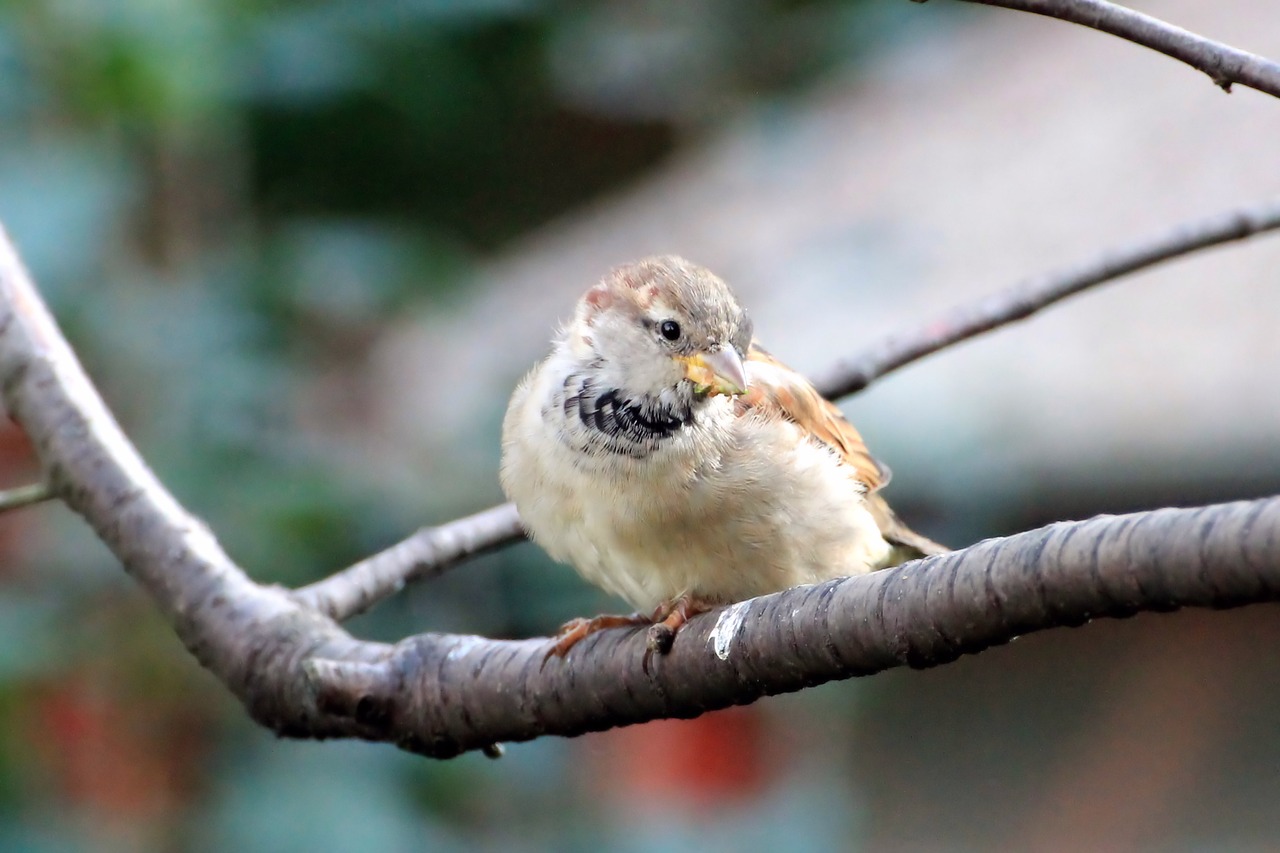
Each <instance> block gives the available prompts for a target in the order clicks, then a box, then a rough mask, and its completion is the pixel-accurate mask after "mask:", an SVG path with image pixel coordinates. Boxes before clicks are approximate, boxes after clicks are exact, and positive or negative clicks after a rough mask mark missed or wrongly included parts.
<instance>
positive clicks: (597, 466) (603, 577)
mask: <svg viewBox="0 0 1280 853" xmlns="http://www.w3.org/2000/svg"><path fill="white" fill-rule="evenodd" d="M889 477H890V474H889V469H888V468H886V467H885V466H884V465H882V464H881V463H880V462H878V461H877V460H876V459H875V458H874V457H873V456H872V455H871V454H870V452H869V451H868V450H867V446H866V444H865V443H864V442H863V440H862V437H861V436H860V435H859V434H858V431H857V430H856V429H854V427H853V425H852V424H850V423H849V422H848V421H847V420H845V417H844V415H843V414H841V412H840V410H839V409H837V408H836V407H835V406H834V405H832V404H831V403H830V402H828V401H827V400H826V399H825V398H823V397H822V395H821V394H819V393H818V391H817V390H816V389H815V388H814V387H813V385H811V384H810V383H809V381H808V380H806V379H805V378H804V377H803V376H801V375H800V374H799V373H797V372H795V371H794V370H792V369H790V368H788V367H787V366H786V365H784V364H783V363H782V362H780V361H778V360H777V359H775V358H774V357H773V356H771V355H770V354H769V353H768V352H766V351H765V350H764V349H763V348H762V347H761V346H760V345H759V344H757V343H756V342H755V340H754V339H753V336H752V323H751V319H750V317H748V315H747V312H746V311H745V310H743V308H742V307H741V306H740V305H739V304H738V300H737V298H736V297H735V296H734V293H733V291H732V290H730V288H729V286H728V285H727V284H726V283H725V282H724V281H723V280H721V279H720V278H719V277H717V276H716V275H714V274H713V273H712V272H710V271H709V270H707V269H706V268H704V267H701V266H698V265H697V264H694V263H691V262H690V261H687V260H685V259H684V258H680V257H676V256H665V257H654V258H648V259H645V260H641V261H638V262H635V263H631V264H626V265H624V266H620V267H617V268H615V269H614V270H612V271H611V272H610V273H609V274H607V275H606V276H605V277H604V278H603V279H602V280H601V281H600V282H599V283H598V284H596V285H594V286H593V287H591V288H590V289H589V290H587V292H586V293H585V294H584V295H583V296H582V298H581V299H580V300H579V301H578V304H577V307H576V309H575V311H574V314H573V318H572V320H570V321H569V323H568V324H567V325H566V326H564V327H563V328H562V329H561V331H560V332H559V334H557V335H556V337H555V338H554V340H553V342H552V345H551V352H550V354H549V355H548V356H547V357H546V358H545V359H544V360H543V361H542V362H541V363H539V364H538V365H537V366H536V367H535V368H534V369H533V370H532V371H531V372H530V373H529V374H528V375H527V376H525V377H524V379H523V380H522V381H521V382H520V383H519V385H518V386H517V387H516V389H515V392H514V393H513V394H512V396H511V402H510V405H509V406H508V408H507V413H506V417H505V419H504V421H503V430H502V467H501V480H502V487H503V490H504V491H505V492H506V494H507V496H508V497H509V498H510V499H511V500H512V501H514V502H515V505H516V508H517V509H518V511H519V513H520V518H521V520H522V521H523V523H524V527H525V529H526V531H527V532H528V533H529V535H530V536H531V538H532V539H533V540H534V541H535V542H537V543H538V544H539V545H540V546H542V548H544V549H545V550H546V551H547V553H549V554H550V555H551V556H552V557H553V558H555V559H557V560H560V561H562V562H566V563H568V564H570V565H571V566H573V567H574V568H575V569H576V570H577V571H578V573H579V574H580V575H581V576H582V577H583V578H584V579H586V580H587V581H589V582H591V583H593V584H596V585H597V586H599V587H601V588H603V589H604V590H606V591H607V592H609V593H612V594H613V595H616V596H618V597H620V598H622V599H624V600H625V601H626V602H628V603H629V604H630V605H631V606H632V607H634V608H635V609H636V611H637V612H636V613H634V614H632V615H629V616H614V615H605V616H597V617H595V618H592V619H575V620H573V621H571V622H569V623H567V624H566V625H565V626H563V627H562V628H561V630H560V633H559V635H558V639H557V643H556V644H555V646H553V647H552V649H551V651H550V652H549V653H548V657H550V656H552V655H558V656H563V655H565V654H566V653H567V652H568V651H569V649H570V648H572V647H573V645H574V644H576V643H577V642H578V641H579V640H581V639H582V638H583V637H585V636H587V635H588V634H590V633H593V632H595V631H598V630H601V629H605V628H611V627H617V626H623V625H638V624H648V625H650V626H651V627H650V628H649V636H648V651H647V652H646V656H645V662H646V667H647V665H648V659H649V655H650V653H652V652H658V653H663V652H666V651H668V650H669V649H670V647H671V643H672V642H673V640H674V638H675V636H676V632H677V631H678V630H679V629H680V627H681V626H682V625H683V624H684V623H685V621H687V620H688V619H689V618H691V617H692V616H694V615H696V614H697V613H701V612H703V611H706V610H709V609H711V608H714V607H717V606H720V605H725V604H731V603H733V602H737V601H742V600H745V599H748V598H752V597H755V596H758V595H763V594H766V593H771V592H777V591H779V590H782V589H786V588H788V587H792V586H797V585H800V584H809V583H815V582H818V581H824V580H828V579H830V578H835V577H841V576H846V575H855V574H860V573H864V572H869V571H873V570H875V569H881V568H886V567H888V566H891V565H896V564H897V563H899V562H903V561H904V560H907V559H913V558H916V557H922V556H927V555H931V554H937V553H942V552H944V551H946V550H947V549H946V548H944V547H943V546H941V545H938V544H937V543H935V542H932V541H931V540H929V539H926V538H925V537H923V536H921V535H919V534H917V533H914V532H912V531H911V530H910V529H908V528H907V527H906V526H905V525H904V524H903V523H902V522H900V521H899V520H898V518H897V517H896V516H895V515H894V514H893V511H892V510H891V509H890V508H889V505H888V504H887V503H885V500H884V498H883V497H881V495H880V494H879V492H880V489H881V488H883V487H884V486H885V485H886V484H887V483H888V481H889Z"/></svg>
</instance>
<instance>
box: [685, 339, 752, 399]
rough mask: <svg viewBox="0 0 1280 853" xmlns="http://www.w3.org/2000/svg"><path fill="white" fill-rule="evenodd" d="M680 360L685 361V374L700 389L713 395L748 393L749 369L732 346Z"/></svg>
mask: <svg viewBox="0 0 1280 853" xmlns="http://www.w3.org/2000/svg"><path fill="white" fill-rule="evenodd" d="M680 360H681V361H683V362H684V375H685V376H686V377H687V378H689V379H690V380H692V381H693V384H694V385H695V386H696V387H697V389H698V390H699V391H708V392H710V393H711V394H712V396H714V395H716V394H728V395H730V396H736V395H738V394H745V393H747V371H746V368H745V367H744V366H743V364H742V357H741V356H739V355H738V351H737V350H736V349H734V348H733V347H732V346H729V345H725V346H723V347H720V348H718V349H713V350H710V351H709V352H700V353H698V354H697V355H692V356H684V357H681V358H680Z"/></svg>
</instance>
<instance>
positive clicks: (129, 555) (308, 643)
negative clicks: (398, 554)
mask: <svg viewBox="0 0 1280 853" xmlns="http://www.w3.org/2000/svg"><path fill="white" fill-rule="evenodd" d="M0 392H2V393H3V397H4V402H5V404H6V406H7V407H8V410H9V412H10V413H11V414H12V415H13V416H14V417H15V418H16V419H17V420H18V422H19V423H20V424H21V425H22V426H23V427H24V429H26V431H27V434H28V435H29V436H30V438H31V440H32V442H33V443H34V445H35V447H36V450H37V453H38V455H39V458H40V461H41V464H42V465H43V466H44V470H45V474H46V479H47V482H49V483H50V486H51V488H52V489H53V491H54V492H55V493H56V494H57V495H58V496H59V497H61V498H62V499H63V500H64V501H66V503H67V505H68V506H70V507H71V508H72V509H73V510H75V511H76V512H77V513H79V514H80V515H81V516H83V517H84V518H85V520H86V521H87V522H88V523H89V524H90V525H91V526H92V528H93V529H94V531H95V532H96V533H97V535H98V536H99V537H100V538H101V539H102V541H103V542H104V543H105V544H106V545H107V546H108V547H109V548H110V549H111V550H112V552H113V553H114V554H115V555H116V556H117V557H118V558H119V559H120V560H121V562H122V563H123V564H124V566H125V568H126V570H127V571H128V572H129V573H130V574H131V575H132V576H133V577H134V578H135V579H136V580H137V581H138V583H139V584H140V585H141V586H142V587H143V588H144V589H145V590H146V591H147V592H148V593H149V594H150V595H151V596H152V597H153V598H154V599H155V600H156V602H157V604H158V605H159V606H160V607H161V608H162V610H163V611H164V613H165V615H166V616H167V617H168V618H169V619H170V620H171V621H172V622H173V624H174V626H175V627H176V629H177V632H178V634H179V636H180V637H181V638H182V640H183V642H184V643H185V644H186V646H187V648H188V649H189V650H190V651H191V652H192V654H194V655H195V657H196V658H197V659H198V660H199V661H200V662H201V663H202V664H203V665H204V666H205V667H207V668H208V669H209V670H210V671H211V672H213V673H214V675H215V676H217V677H218V678H219V680H221V681H222V682H223V683H224V684H225V685H226V686H227V687H228V688H229V689H230V690H231V691H232V692H234V693H235V694H236V695H237V696H238V697H240V699H241V700H242V701H243V702H244V704H245V706H246V708H247V709H248V711H249V713H250V714H251V715H252V716H253V717H254V718H255V719H256V720H258V721H259V722H260V723H262V724H263V725H266V726H268V727H270V728H272V729H273V730H275V731H276V732H278V733H280V734H283V735H287V736H292V737H310V738H326V737H343V736H346V737H362V738H367V739H371V740H381V741H390V742H394V743H396V744H398V745H399V746H401V747H402V748H405V749H409V750H412V751H415V752H420V753H423V754H426V755H433V756H449V755H455V754H457V753H459V752H461V751H463V750H467V749H474V748H486V747H489V746H490V745H491V744H493V743H494V742H496V741H499V740H505V739H524V738H531V737H536V736H538V735H540V734H550V733H555V734H563V735H572V734H578V733H582V732H586V731H594V730H598V729H603V728H607V727H609V726H614V725H623V724H627V723H632V722H637V721H640V720H645V719H652V718H655V717H663V716H676V717H687V716H694V715H696V714H699V713H701V712H703V711H705V710H708V709H711V708H717V707H723V706H725V705H730V704H735V703H742V702H748V701H751V700H752V699H754V698H757V697H759V696H762V695H767V694H773V693H779V692H784V691H789V690H796V689H799V688H800V687H803V686H806V685H810V684H816V683H819V682H821V681H826V680H830V679H833V678H845V677H849V676H853V675H860V674H867V673H871V672H877V671H880V670H883V669H886V668H889V667H893V666H899V665H903V664H906V665H910V666H933V665H936V664H940V663H945V662H947V661H950V660H953V659H955V658H956V657H957V656H959V655H961V654H966V653H972V652H977V651H980V650H982V649H984V648H988V647H990V646H992V645H996V644H999V643H1003V642H1006V641H1008V640H1009V639H1010V638H1012V637H1014V636H1017V635H1020V634H1026V633H1030V632H1032V631H1036V630H1041V629H1044V628H1049V627H1054V626H1058V625H1076V624H1080V623H1082V622H1084V621H1087V620H1088V619H1090V618H1094V617H1099V616H1127V615H1130V614H1132V613H1135V612H1138V611H1141V610H1158V611H1162V610H1171V609H1174V608H1177V607H1182V606H1196V607H1231V606H1235V605H1240V604H1245V603H1249V602H1263V601H1275V600H1277V599H1278V598H1280V498H1272V499H1268V500H1262V501H1254V502H1246V503H1235V504H1225V505H1221V506H1215V507H1206V508H1202V509H1197V510H1159V511H1156V512H1148V513H1138V514H1135V515H1131V516H1124V517H1119V518H1107V517H1100V518H1095V519H1093V520H1091V521H1087V522H1081V523H1076V524H1056V525H1052V526H1050V527H1047V528H1044V529H1042V530H1038V531H1032V532H1030V533H1024V534H1020V535H1018V536H1014V537H1010V538H1009V539H1004V540H989V541H987V542H983V543H980V544H978V545H975V546H973V547H972V548H969V549H968V550H966V551H962V552H957V553H954V554H949V555H946V556H943V557H935V558H932V559H930V560H926V561H916V562H913V563H908V564H904V565H903V566H900V567H898V568H896V569H892V570H889V571H885V572H877V573H874V574H871V575H866V576H862V577H857V578H851V579H845V580H840V581H833V582H830V583H826V584H822V585H819V586H813V587H801V588H797V589H792V590H788V591H785V592H782V593H778V594H776V595H771V596H766V597H763V598H759V599H754V600H752V601H748V602H743V603H741V604H738V605H734V606H732V607H730V608H727V609H724V610H721V611H718V612H715V613H711V614H706V615H704V616H701V617H698V618H695V619H694V620H693V621H692V622H691V623H690V624H689V626H687V628H686V630H685V632H684V633H682V634H681V635H680V637H679V638H678V640H677V642H676V644H675V647H674V649H673V650H672V652H671V654H670V655H669V656H666V657H663V658H661V659H659V660H658V661H656V663H655V666H654V667H652V669H651V671H650V672H649V673H646V672H645V671H644V670H643V669H642V667H641V666H640V661H641V657H642V655H643V652H644V637H643V636H642V634H641V633H639V632H634V631H625V630H624V631H608V632H602V633H601V634H597V635H595V636H593V637H589V638H588V639H587V640H585V641H584V642H583V643H581V644H580V645H579V646H578V647H576V648H575V649H574V650H573V652H572V653H571V654H570V655H569V657H568V658H566V659H565V660H553V661H551V662H550V663H548V665H547V666H545V667H543V666H542V661H543V656H544V654H545V652H546V650H547V649H548V648H549V644H550V641H549V640H545V639H542V640H527V641H522V642H500V641H493V640H485V639H482V638H479V637H464V636H454V635H432V634H426V635H422V636H418V637H411V638H409V639H406V640H404V641H402V642H401V643H398V644H396V645H394V646H388V645H385V644H381V643H370V642H362V641H358V640H355V639H353V638H352V637H351V636H349V635H348V634H347V633H345V632H344V631H343V630H342V629H341V628H339V627H338V626H337V625H336V624H335V623H334V622H333V621H332V620H330V619H328V618H326V617H324V616H323V615H321V614H319V613H316V612H315V611H313V610H310V609H309V608H307V607H305V606H303V605H301V604H299V603H298V602H297V601H296V600H295V599H294V598H293V596H292V595H290V594H289V593H287V592H284V591H282V590H278V589H274V588H266V587H262V586H259V585H258V584H255V583H253V582H252V581H250V580H249V579H248V578H247V577H246V576H245V574H244V573H243V572H242V571H241V570H240V569H239V568H238V567H237V566H236V565H235V564H233V563H232V562H231V560H230V559H229V558H228V557H227V556H226V554H224V553H223V551H222V550H221V548H220V547H219V545H218V543H217V541H216V540H215V539H214V537H213V535H212V534H211V533H210V532H209V531H208V530H207V529H206V528H205V527H204V526H203V525H202V524H201V523H200V522H199V521H198V520H196V519H195V518H193V517H192V516H191V515H189V514H188V513H187V512H186V511H185V510H184V509H183V508H182V507H181V506H179V504H178V503H177V501H176V500H175V499H174V498H173V496H172V495H170V494H169V493H168V492H167V491H166V490H165V489H164V487H163V486H162V485H161V484H160V483H159V481H158V480H157V479H156V478H155V476H154V475H153V474H152V473H151V471H150V470H148V469H147V467H146V465H145V463H144V462H143V461H142V460H141V458H140V457H139V456H138V454H137V452H136V451H135V450H134V448H133V447H132V446H131V445H130V444H129V442H128V440H127V439H126V438H125V437H124V435H123V434H122V433H121V431H120V429H119V427H118V426H117V425H116V423H115V421H114V419H113V418H112V417H111V415H110V413H109V412H108V411H107V409H106V407H105V405H104V404H103V402H102V400H101V398H100V397H99V396H98V394H97V392H96V391H95V390H94V388H93V386H92V385H91V384H90V382H89V380H88V378H87V377H86V376H85V374H84V372H83V370H82V369H81V367H80V365H79V363H78V362H77V360H76V358H75V356H74V354H73V353H72V352H71V349H70V347H69V346H68V345H67V344H66V341H65V340H64V339H63V338H62V336H61V333H60V332H59V331H58V329H57V327H56V325H55V324H54V322H53V319H52V318H51V317H50V316H49V314H48V312H47V310H46V309H45V308H44V306H43V304H42V303H41V302H40V299H39V297H38V295H37V294H36V292H35V289H34V287H33V286H32V284H31V282H30V280H29V279H28V278H27V275H26V273H25V271H24V270H23V269H22V267H21V265H20V264H19V262H18V260H17V258H16V255H15V254H14V253H13V251H12V248H11V247H10V245H9V244H8V242H7V240H6V239H4V238H3V235H2V234H0Z"/></svg>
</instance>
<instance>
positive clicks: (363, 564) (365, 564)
mask: <svg viewBox="0 0 1280 853" xmlns="http://www.w3.org/2000/svg"><path fill="white" fill-rule="evenodd" d="M523 536H524V528H522V527H521V526H520V516H519V515H518V514H517V513H516V508H515V505H514V504H509V503H507V504H502V505H500V506H495V507H492V508H490V509H486V510H484V511H483V512H478V513H476V514H475V515H469V516H467V517H466V518H460V519H458V520H457V521H452V522H449V523H448V524H444V525H441V526H439V527H424V528H422V529H421V530H419V531H418V532H417V533H415V534H413V535H412V536H410V537H409V538H408V539H405V540H404V541H402V542H399V543H397V544H395V545H392V546H391V547H390V548H387V549H386V550H385V551H380V552H378V553H377V554H374V555H373V556H372V557H368V558H366V559H364V560H361V561H360V562H358V563H356V564H355V565H353V566H351V567H350V568H348V569H345V570H344V571H342V572H339V573H338V574H335V575H331V576H329V577H327V578H325V579H324V580H321V581H318V582H316V583H313V584H311V585H309V586H304V587H302V588H300V589H298V590H297V591H296V592H295V593H294V597H295V598H296V599H297V600H298V601H299V602H300V603H302V604H305V605H306V606H308V607H310V608H312V609H313V610H317V611H319V612H320V613H323V614H325V615H326V616H329V617H330V618H332V619H337V620H339V621H342V620H344V619H350V618H351V617H352V616H355V615H356V614H358V613H363V612H364V611H366V610H368V609H369V608H370V607H372V606H373V605H375V604H377V603H378V602H379V601H381V600H382V599H384V598H386V597H388V596H390V595H393V594H395V593H396V592H397V591H398V590H400V589H401V588H402V587H403V586H404V585H405V584H406V583H408V582H409V581H414V580H421V579H422V578H426V577H431V576H433V575H438V574H442V573H443V572H444V571H445V570H446V569H448V568H450V567H451V566H453V565H455V564H456V563H459V562H461V561H463V560H465V559H466V558H468V557H473V556H475V555H477V554H481V553H484V552H485V551H492V550H494V549H495V548H501V547H503V546H504V545H508V544H510V543H512V542H516V541H518V540H519V539H521V538H522V537H523Z"/></svg>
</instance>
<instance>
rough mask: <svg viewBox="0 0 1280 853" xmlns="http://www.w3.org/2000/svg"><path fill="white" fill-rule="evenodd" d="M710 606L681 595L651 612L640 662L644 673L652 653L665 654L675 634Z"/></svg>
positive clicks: (672, 643) (674, 639)
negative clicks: (651, 617) (642, 656)
mask: <svg viewBox="0 0 1280 853" xmlns="http://www.w3.org/2000/svg"><path fill="white" fill-rule="evenodd" d="M710 609H711V606H710V605H708V604H703V603H702V602H700V601H697V600H696V599H692V598H689V597H688V596H686V595H682V596H680V597H679V598H677V599H676V600H675V601H673V602H671V603H669V604H663V605H661V606H660V607H659V608H658V609H657V610H656V611H654V614H653V624H652V625H650V626H649V633H648V636H647V641H646V646H647V648H646V649H645V652H644V659H643V660H642V661H641V662H640V663H641V666H642V667H643V669H644V671H645V674H646V675H648V673H649V663H650V661H651V660H652V659H653V656H654V654H659V655H665V654H666V653H667V652H669V651H671V646H672V645H674V644H675V641H676V634H677V633H678V632H679V631H680V629H681V628H683V627H684V623H686V622H688V621H689V620H690V619H692V618H693V617H694V616H697V615H698V614H699V613H705V612H706V611H708V610H710Z"/></svg>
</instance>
